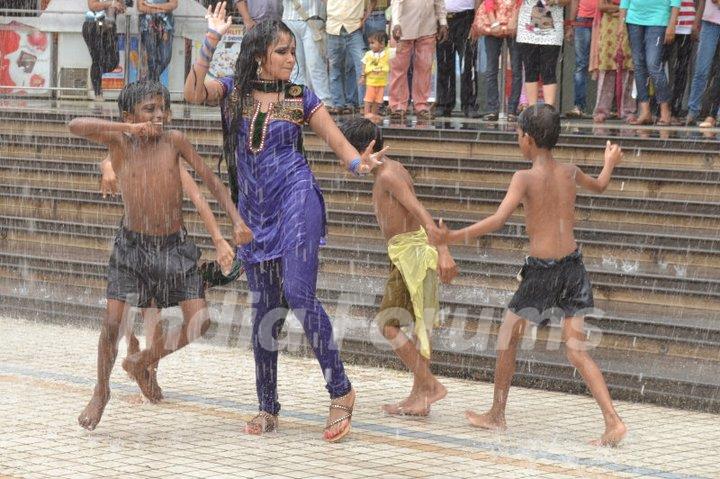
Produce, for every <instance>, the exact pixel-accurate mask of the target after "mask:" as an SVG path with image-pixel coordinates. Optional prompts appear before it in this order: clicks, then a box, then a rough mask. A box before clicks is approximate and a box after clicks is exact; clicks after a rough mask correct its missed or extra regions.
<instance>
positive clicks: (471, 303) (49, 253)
mask: <svg viewBox="0 0 720 479" xmlns="http://www.w3.org/2000/svg"><path fill="white" fill-rule="evenodd" d="M3 222H4V223H8V224H10V223H20V222H21V221H20V220H14V221H13V219H12V218H3ZM56 226H57V225H56ZM61 226H62V227H64V229H63V231H62V232H59V233H58V232H56V231H53V230H52V227H53V225H52V222H47V221H33V223H32V230H30V231H24V230H13V229H8V230H7V231H6V234H5V235H4V236H3V241H2V244H3V254H2V255H0V257H2V258H3V261H5V263H6V264H7V265H8V266H10V265H15V266H16V267H19V268H21V269H22V268H25V267H27V266H28V264H30V263H28V262H34V263H33V264H36V266H37V267H45V266H47V264H46V263H47V261H52V267H51V269H52V268H55V269H57V268H59V263H58V261H60V260H67V261H69V263H68V264H69V266H67V268H68V269H67V271H68V272H72V271H73V268H74V267H75V266H74V265H76V264H78V262H77V261H75V260H74V259H73V258H79V257H81V256H82V257H83V258H94V262H95V264H97V265H101V266H99V267H100V268H101V269H102V268H104V262H106V260H107V258H108V257H109V248H110V244H111V238H112V234H113V233H114V232H115V228H116V227H115V225H87V224H84V225H79V224H78V225H75V226H74V227H73V225H68V224H62V225H61ZM188 230H189V231H190V232H191V234H193V233H194V232H199V233H200V235H199V236H197V237H195V238H194V239H195V240H196V241H197V243H198V245H199V246H200V247H201V248H202V249H203V250H204V251H205V256H206V257H207V258H212V257H213V247H212V244H211V242H210V240H209V238H208V237H207V235H206V234H205V233H204V232H202V231H201V230H200V227H199V225H198V224H197V222H193V223H188ZM360 251H362V253H360ZM465 254H466V252H465V251H462V252H460V253H459V254H456V259H457V261H458V263H459V264H460V266H461V268H462V269H463V275H462V276H460V277H459V278H458V280H456V282H455V284H454V285H452V286H447V287H445V290H446V296H447V298H446V299H447V301H449V302H450V304H452V305H453V306H452V307H453V308H456V309H457V308H462V309H465V308H468V307H470V308H486V307H491V308H493V310H495V312H494V313H493V314H491V315H490V316H489V317H490V318H492V317H497V318H499V317H500V316H501V314H502V309H503V308H504V306H505V304H506V303H507V301H508V300H509V298H510V296H512V293H513V291H514V289H515V288H516V287H517V283H516V282H515V281H513V280H512V279H511V278H507V276H509V275H512V274H513V273H514V272H515V271H516V269H517V265H518V263H519V261H516V258H514V257H508V255H507V253H505V252H497V251H485V252H484V254H483V255H482V257H481V260H480V261H481V262H480V263H478V262H477V257H469V258H468V257H465V256H464V255H465ZM357 256H361V258H360V259H356V257H357ZM373 258H374V259H373ZM321 259H322V263H323V268H324V270H326V271H338V272H341V273H343V274H346V275H355V276H358V277H359V278H369V277H378V278H380V280H381V281H382V280H383V279H384V276H385V275H386V272H387V265H388V262H387V258H386V256H385V255H384V246H383V245H382V244H381V243H379V242H375V243H374V244H373V243H369V242H368V241H367V240H364V239H361V238H347V237H346V238H336V237H335V238H331V240H330V242H329V244H328V246H327V247H325V248H323V249H322V250H321ZM518 259H519V258H518ZM476 265H480V267H483V266H485V270H484V271H481V272H474V271H469V270H470V269H471V268H473V267H477V266H476ZM588 266H589V269H590V272H591V277H592V278H593V281H594V282H595V289H596V291H597V290H598V289H602V288H601V287H600V286H598V285H599V284H602V278H601V276H602V273H598V272H597V271H595V270H594V267H593V265H592V264H591V263H590V262H588ZM503 268H505V269H506V270H507V273H506V272H505V271H502V269H503ZM102 270H103V271H104V269H102ZM496 270H500V271H496ZM503 278H505V279H504V280H503ZM701 284H702V283H701ZM488 289H490V290H493V291H494V292H493V293H492V294H487V293H486V291H487V290H488ZM363 290H365V289H363ZM382 291H383V285H382V284H380V285H379V286H378V291H377V292H376V295H377V305H379V301H380V297H379V295H380V294H382ZM473 291H475V293H473ZM462 298H466V299H462ZM596 299H597V302H598V307H600V308H604V311H605V314H606V315H609V316H607V317H612V319H611V320H610V321H611V323H612V324H613V326H612V329H613V330H614V329H617V330H618V331H620V332H622V334H626V335H627V334H629V335H638V334H640V335H644V336H646V337H649V336H652V335H656V336H657V334H659V335H660V336H662V337H663V338H665V337H668V336H677V335H675V334H674V333H675V331H676V330H679V329H682V330H683V331H684V332H683V333H682V337H685V336H687V337H686V338H684V339H681V340H685V339H687V340H692V341H699V342H700V343H704V342H707V341H711V342H712V341H717V342H718V344H720V314H718V308H717V302H715V303H714V304H712V305H709V306H708V305H706V309H705V310H701V309H698V308H683V309H682V310H677V309H676V310H673V311H672V313H671V314H672V316H670V317H668V318H664V317H665V316H667V314H665V313H662V310H661V309H657V310H654V311H652V312H651V314H650V315H649V316H647V315H646V313H647V310H646V309H641V308H648V307H649V306H650V305H651V304H652V302H651V301H647V298H646V297H643V298H640V299H644V301H643V302H641V303H637V301H638V298H637V295H636V298H635V299H634V301H635V302H634V303H633V301H622V300H621V299H620V298H612V299H608V298H605V297H604V296H603V295H602V294H596ZM686 300H687V298H686ZM478 303H479V304H478ZM618 304H621V306H618ZM634 304H635V305H637V306H638V307H636V306H634ZM600 305H602V306H600ZM373 306H376V305H375V303H373ZM677 306H680V305H677ZM618 308H619V309H618ZM693 311H695V312H693ZM668 312H669V311H668ZM661 313H662V314H661ZM480 316H487V314H485V315H483V314H480ZM658 316H662V317H661V318H659V317H658ZM607 317H603V319H602V321H603V322H605V321H606V320H607ZM638 318H639V319H638ZM636 320H637V321H636ZM634 322H636V323H637V324H635V325H633V324H631V323H634ZM605 324H606V326H607V323H605ZM616 324H617V325H618V326H615V325H616ZM678 328H679V329H678ZM603 329H607V327H604V328H603ZM689 329H690V330H693V331H694V332H693V333H692V334H689V333H688V330H689ZM655 330H657V331H658V333H656V332H654V331H655ZM713 331H715V332H713ZM713 338H715V339H713ZM661 339H662V338H661Z"/></svg>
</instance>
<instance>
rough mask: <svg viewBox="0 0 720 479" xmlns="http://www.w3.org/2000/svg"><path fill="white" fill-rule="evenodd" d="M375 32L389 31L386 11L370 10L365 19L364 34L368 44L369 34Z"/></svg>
mask: <svg viewBox="0 0 720 479" xmlns="http://www.w3.org/2000/svg"><path fill="white" fill-rule="evenodd" d="M373 32H387V19H386V18H385V12H381V11H373V12H370V15H369V16H368V18H367V20H365V26H364V27H363V36H364V37H365V45H366V46H367V41H368V35H370V34H371V33H373Z"/></svg>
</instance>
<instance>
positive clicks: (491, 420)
mask: <svg viewBox="0 0 720 479" xmlns="http://www.w3.org/2000/svg"><path fill="white" fill-rule="evenodd" d="M465 417H466V418H467V420H468V422H469V423H470V425H471V426H475V427H479V428H480V429H488V430H490V431H504V430H506V429H507V424H505V416H504V415H503V416H501V415H498V414H495V413H493V412H491V411H488V412H486V413H485V414H477V413H474V412H472V411H465Z"/></svg>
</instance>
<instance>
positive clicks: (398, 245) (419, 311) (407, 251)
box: [388, 228, 440, 358]
mask: <svg viewBox="0 0 720 479" xmlns="http://www.w3.org/2000/svg"><path fill="white" fill-rule="evenodd" d="M388 256H389V257H390V261H392V263H393V264H394V265H395V267H396V268H397V269H398V270H399V271H400V274H402V277H403V280H404V281H405V285H406V286H407V289H408V292H409V293H410V297H411V298H412V303H413V312H414V314H415V329H414V331H415V336H416V337H417V340H418V344H419V345H420V354H422V355H423V356H424V357H426V358H429V357H430V338H429V336H428V329H429V328H432V326H435V325H437V322H438V319H439V309H440V300H439V293H438V282H437V262H438V253H437V250H436V249H435V248H434V247H433V246H430V244H428V237H427V233H426V232H425V229H424V228H420V229H419V230H418V231H411V232H409V233H401V234H399V235H395V236H393V237H392V238H390V241H388Z"/></svg>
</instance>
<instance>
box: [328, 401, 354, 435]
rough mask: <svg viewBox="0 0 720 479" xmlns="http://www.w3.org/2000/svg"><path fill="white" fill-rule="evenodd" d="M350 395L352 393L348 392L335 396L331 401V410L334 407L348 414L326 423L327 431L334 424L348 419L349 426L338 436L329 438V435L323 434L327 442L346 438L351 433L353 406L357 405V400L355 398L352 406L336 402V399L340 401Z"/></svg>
mask: <svg viewBox="0 0 720 479" xmlns="http://www.w3.org/2000/svg"><path fill="white" fill-rule="evenodd" d="M351 392H354V391H353V390H351ZM348 395H350V393H348V394H346V395H345V396H341V397H339V398H335V399H333V400H332V401H330V410H331V411H332V410H333V409H340V410H341V411H345V412H346V413H347V414H345V415H344V416H343V417H341V418H338V419H335V420H334V421H332V422H330V423H328V424H326V425H325V432H327V431H328V430H329V429H330V428H332V427H333V426H335V425H337V424H340V423H341V422H343V421H346V420H347V422H348V425H347V427H345V429H343V430H341V431H340V432H339V433H338V434H337V435H336V436H333V437H332V438H327V437H325V436H323V437H324V439H325V440H326V441H327V442H337V441H339V440H340V439H342V438H344V437H345V436H347V435H348V434H349V433H350V428H351V426H352V425H351V421H352V413H353V408H354V407H355V400H354V399H353V403H352V405H351V406H345V405H344V404H337V403H336V402H335V401H339V400H342V399H345V398H346V397H348Z"/></svg>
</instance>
